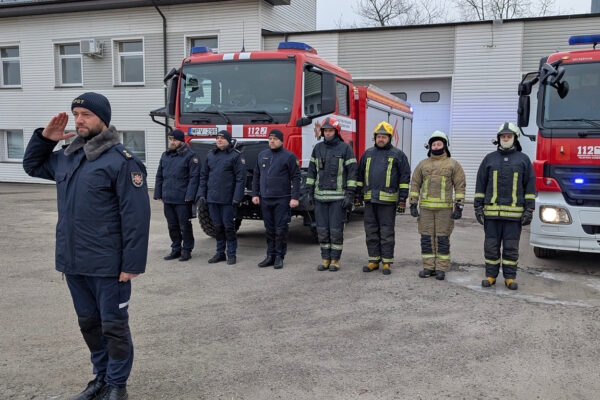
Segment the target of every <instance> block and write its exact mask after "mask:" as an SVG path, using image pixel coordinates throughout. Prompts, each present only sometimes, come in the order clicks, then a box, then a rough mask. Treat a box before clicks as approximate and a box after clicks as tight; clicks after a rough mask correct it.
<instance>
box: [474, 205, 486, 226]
mask: <svg viewBox="0 0 600 400" xmlns="http://www.w3.org/2000/svg"><path fill="white" fill-rule="evenodd" d="M475 218H477V222H479V223H480V224H481V225H483V223H484V221H485V216H484V215H483V207H477V208H476V209H475Z"/></svg>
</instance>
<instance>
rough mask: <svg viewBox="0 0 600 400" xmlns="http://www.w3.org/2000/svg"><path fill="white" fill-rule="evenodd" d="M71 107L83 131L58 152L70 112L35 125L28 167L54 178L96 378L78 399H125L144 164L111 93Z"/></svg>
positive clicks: (61, 237)
mask: <svg viewBox="0 0 600 400" xmlns="http://www.w3.org/2000/svg"><path fill="white" fill-rule="evenodd" d="M71 110H72V112H73V117H74V119H75V125H76V127H77V137H76V139H75V140H74V141H73V142H72V143H71V144H70V145H68V146H64V147H63V149H61V150H58V151H56V152H53V149H54V147H56V144H57V143H58V142H59V141H60V140H64V139H67V138H70V137H72V136H74V134H73V133H71V134H65V133H64V131H65V127H66V125H67V121H68V118H69V117H68V116H67V114H66V113H64V112H63V113H60V114H58V115H56V116H55V117H54V118H52V120H51V121H50V123H49V124H48V125H47V126H46V128H45V129H42V128H38V129H36V131H35V132H34V134H33V136H32V137H31V140H30V141H29V144H28V146H27V150H26V152H25V156H24V158H23V168H24V169H25V171H26V172H27V173H28V174H29V175H31V176H34V177H38V178H43V179H49V180H53V181H55V182H56V189H57V202H58V224H57V226H56V269H57V270H58V271H60V272H62V273H64V275H65V276H66V281H67V285H68V286H69V290H70V292H71V297H72V298H73V304H74V306H75V311H76V313H77V318H78V320H79V326H80V328H81V333H82V334H83V338H84V340H85V342H86V344H87V346H88V348H89V350H90V353H91V361H92V364H93V366H94V370H93V372H94V374H96V378H95V379H94V380H92V381H91V382H89V383H88V386H87V388H86V389H85V390H84V391H83V392H82V393H80V394H79V395H77V396H76V397H75V398H74V399H76V400H84V399H102V400H124V399H127V397H128V396H127V389H126V384H127V378H128V377H129V373H130V371H131V367H132V364H133V342H132V340H131V333H130V331H129V316H128V312H127V309H128V305H129V300H130V296H131V279H132V278H135V277H136V276H138V275H139V274H141V273H143V272H144V271H145V268H146V254H147V251H148V234H149V228H150V203H149V198H148V188H147V186H146V168H145V167H144V164H143V163H142V162H141V161H140V160H138V159H137V158H136V157H135V156H133V155H132V154H131V153H130V152H129V151H128V150H127V149H126V148H125V147H123V145H122V144H121V143H119V134H118V133H117V130H116V129H115V127H114V126H112V125H110V118H111V108H110V103H109V102H108V99H107V98H106V97H104V96H103V95H101V94H98V93H92V92H89V93H84V94H82V95H81V96H79V97H77V98H76V99H75V100H73V102H72V104H71Z"/></svg>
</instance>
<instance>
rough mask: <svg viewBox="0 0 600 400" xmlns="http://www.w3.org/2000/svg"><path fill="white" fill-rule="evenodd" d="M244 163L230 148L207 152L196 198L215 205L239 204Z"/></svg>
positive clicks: (244, 168) (240, 155) (240, 156)
mask: <svg viewBox="0 0 600 400" xmlns="http://www.w3.org/2000/svg"><path fill="white" fill-rule="evenodd" d="M245 163H246V161H245V160H244V157H243V156H242V154H241V153H240V152H239V151H238V150H235V149H233V148H232V147H227V148H225V149H224V150H219V148H218V147H215V148H214V149H212V150H211V151H209V152H208V154H207V156H206V162H205V164H204V166H203V167H202V172H201V174H200V187H199V188H198V197H204V198H205V199H206V201H207V202H209V203H217V204H232V203H233V202H234V201H235V202H238V203H239V202H241V201H242V200H243V199H244V187H245V183H246V165H245Z"/></svg>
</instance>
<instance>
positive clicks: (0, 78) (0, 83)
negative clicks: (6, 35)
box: [0, 43, 23, 89]
mask: <svg viewBox="0 0 600 400" xmlns="http://www.w3.org/2000/svg"><path fill="white" fill-rule="evenodd" d="M9 47H16V48H17V49H18V51H19V56H18V57H2V54H0V88H6V89H16V88H21V87H23V76H22V73H21V44H20V43H6V44H4V43H3V44H1V45H0V49H5V48H9ZM4 60H8V61H14V60H17V61H18V62H19V84H18V85H6V84H4Z"/></svg>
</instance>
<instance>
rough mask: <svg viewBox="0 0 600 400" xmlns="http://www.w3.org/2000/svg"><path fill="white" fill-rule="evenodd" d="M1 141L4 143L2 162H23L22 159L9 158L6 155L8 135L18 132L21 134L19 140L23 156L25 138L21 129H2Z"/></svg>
mask: <svg viewBox="0 0 600 400" xmlns="http://www.w3.org/2000/svg"><path fill="white" fill-rule="evenodd" d="M0 132H2V136H3V141H4V151H3V154H2V161H4V162H13V163H14V162H20V163H22V162H23V157H21V158H10V157H9V154H8V133H9V132H19V133H21V140H22V141H23V155H25V136H24V133H23V129H2V130H0Z"/></svg>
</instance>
